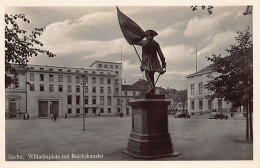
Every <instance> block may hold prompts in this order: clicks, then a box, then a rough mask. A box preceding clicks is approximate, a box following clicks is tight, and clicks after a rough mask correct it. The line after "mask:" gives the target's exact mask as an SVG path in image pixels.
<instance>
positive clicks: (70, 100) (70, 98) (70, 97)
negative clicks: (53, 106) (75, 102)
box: [67, 96, 72, 104]
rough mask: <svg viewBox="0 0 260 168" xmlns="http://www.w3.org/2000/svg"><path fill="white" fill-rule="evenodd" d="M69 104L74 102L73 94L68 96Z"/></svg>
mask: <svg viewBox="0 0 260 168" xmlns="http://www.w3.org/2000/svg"><path fill="white" fill-rule="evenodd" d="M67 98H68V104H72V96H68V97H67Z"/></svg>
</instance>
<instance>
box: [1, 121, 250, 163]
mask: <svg viewBox="0 0 260 168" xmlns="http://www.w3.org/2000/svg"><path fill="white" fill-rule="evenodd" d="M130 132H131V117H124V118H119V117H102V118H101V117H100V118H98V117H96V118H86V131H82V118H80V119H76V118H69V119H59V120H58V121H57V122H54V121H51V120H50V119H31V120H6V160H17V159H16V158H18V160H48V159H50V160H114V161H117V160H141V159H134V158H132V157H130V156H128V155H126V154H124V153H122V152H121V151H122V150H123V149H125V148H126V147H127V141H128V138H129V134H130ZM169 132H170V133H171V137H172V139H173V145H174V149H175V150H177V151H179V152H181V155H180V156H177V157H167V158H160V159H156V160H252V159H253V145H252V144H248V143H241V140H245V120H242V119H238V120H234V119H231V120H210V119H194V118H191V119H175V118H173V117H172V116H169ZM242 142H243V141H242ZM28 154H38V157H36V158H34V159H33V158H31V159H29V155H28ZM72 154H75V155H74V156H75V157H74V158H72V157H73V156H72ZM78 154H79V155H78ZM81 154H83V155H84V156H87V155H89V156H90V155H98V154H99V155H98V156H100V158H96V159H93V158H86V157H85V158H84V159H80V155H81ZM17 155H18V156H17ZM62 155H63V156H64V158H62ZM31 156H32V155H31ZM47 156H48V158H47ZM66 156H67V157H66ZM77 156H79V157H77ZM41 157H42V158H41ZM44 157H45V158H44Z"/></svg>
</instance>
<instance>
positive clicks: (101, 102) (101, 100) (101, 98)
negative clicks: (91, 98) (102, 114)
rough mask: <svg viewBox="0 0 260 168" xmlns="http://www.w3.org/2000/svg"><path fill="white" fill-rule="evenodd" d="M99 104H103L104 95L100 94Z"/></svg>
mask: <svg viewBox="0 0 260 168" xmlns="http://www.w3.org/2000/svg"><path fill="white" fill-rule="evenodd" d="M100 105H104V96H100Z"/></svg>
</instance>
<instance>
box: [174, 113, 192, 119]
mask: <svg viewBox="0 0 260 168" xmlns="http://www.w3.org/2000/svg"><path fill="white" fill-rule="evenodd" d="M174 117H175V118H190V115H189V114H186V113H183V112H177V113H176V114H175V115H174Z"/></svg>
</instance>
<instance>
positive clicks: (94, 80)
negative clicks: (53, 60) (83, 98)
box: [30, 73, 119, 85]
mask: <svg viewBox="0 0 260 168" xmlns="http://www.w3.org/2000/svg"><path fill="white" fill-rule="evenodd" d="M39 77H40V81H44V74H39ZM88 79H89V78H88V77H83V78H82V81H84V82H85V83H88ZM91 79H92V83H93V84H96V83H97V78H96V77H92V78H91ZM105 79H106V78H103V77H101V78H100V80H99V82H100V84H105ZM30 81H35V76H34V73H30ZM49 81H50V82H54V75H53V74H49ZM58 82H63V75H58ZM67 82H72V76H67ZM76 83H80V76H76ZM106 84H111V78H107V79H106ZM115 84H116V85H118V84H119V81H118V79H116V80H115Z"/></svg>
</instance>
